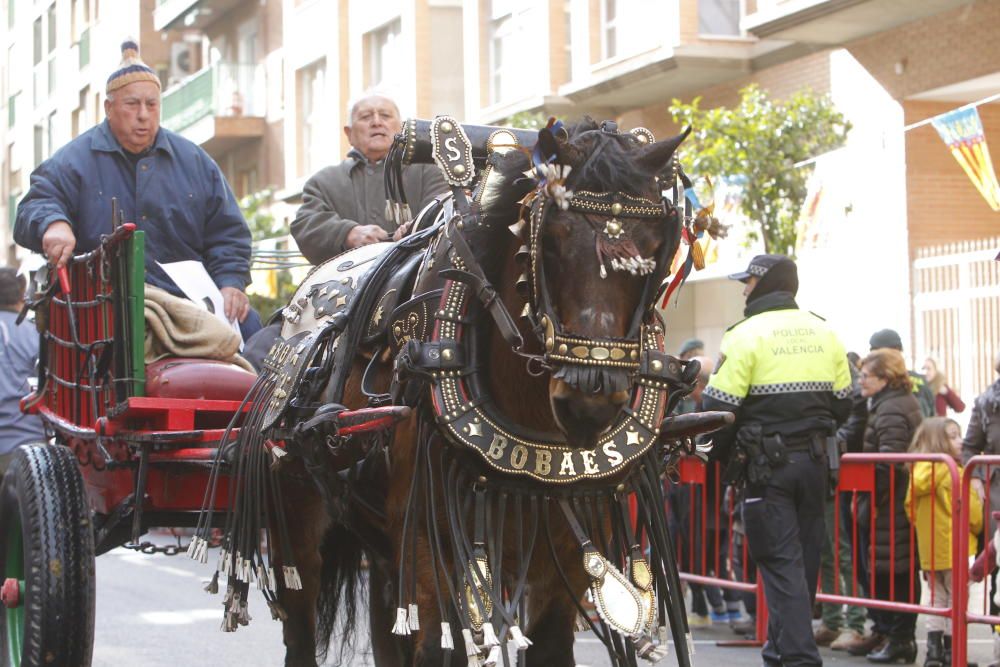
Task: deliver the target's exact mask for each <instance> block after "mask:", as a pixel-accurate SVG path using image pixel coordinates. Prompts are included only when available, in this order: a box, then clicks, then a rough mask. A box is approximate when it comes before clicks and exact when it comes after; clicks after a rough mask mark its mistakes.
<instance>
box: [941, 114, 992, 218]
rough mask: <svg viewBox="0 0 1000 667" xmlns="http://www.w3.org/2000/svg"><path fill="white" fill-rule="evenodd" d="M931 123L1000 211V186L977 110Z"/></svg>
mask: <svg viewBox="0 0 1000 667" xmlns="http://www.w3.org/2000/svg"><path fill="white" fill-rule="evenodd" d="M931 123H932V124H933V125H934V129H935V130H937V131H938V134H940V135H941V139H942V140H943V141H944V142H945V143H946V144H948V148H950V149H951V154H952V155H954V156H955V159H956V160H958V164H960V165H961V166H962V169H963V170H964V171H965V173H966V174H967V175H968V176H969V178H970V179H972V183H973V185H975V186H976V189H977V190H979V194H981V195H982V196H983V198H984V199H986V203H987V204H989V205H990V208H992V209H993V210H994V211H1000V185H998V184H997V175H996V172H995V171H993V163H992V162H991V161H990V151H989V148H987V146H986V136H985V135H984V133H983V123H982V121H980V120H979V112H978V111H976V108H975V107H972V108H971V109H957V110H955V111H950V112H948V113H946V114H941V115H940V116H937V117H936V118H934V119H933V120H932V121H931Z"/></svg>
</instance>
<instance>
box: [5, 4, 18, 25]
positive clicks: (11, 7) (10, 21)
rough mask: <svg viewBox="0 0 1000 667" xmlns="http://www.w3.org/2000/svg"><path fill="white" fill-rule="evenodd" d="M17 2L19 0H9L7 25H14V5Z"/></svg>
mask: <svg viewBox="0 0 1000 667" xmlns="http://www.w3.org/2000/svg"><path fill="white" fill-rule="evenodd" d="M16 4H17V0H7V27H8V28H13V27H14V5H16Z"/></svg>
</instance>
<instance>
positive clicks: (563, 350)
mask: <svg viewBox="0 0 1000 667" xmlns="http://www.w3.org/2000/svg"><path fill="white" fill-rule="evenodd" d="M567 352H569V347H567V346H566V343H563V344H562V345H560V346H559V354H566V353H567Z"/></svg>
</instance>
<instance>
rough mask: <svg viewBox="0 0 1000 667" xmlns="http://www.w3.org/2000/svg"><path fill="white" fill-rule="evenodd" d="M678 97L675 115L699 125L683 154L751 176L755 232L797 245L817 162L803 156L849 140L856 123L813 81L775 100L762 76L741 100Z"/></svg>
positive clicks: (769, 243)
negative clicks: (703, 105) (708, 105)
mask: <svg viewBox="0 0 1000 667" xmlns="http://www.w3.org/2000/svg"><path fill="white" fill-rule="evenodd" d="M700 101H701V98H700V97H699V98H695V100H694V101H693V102H691V103H690V104H684V103H682V102H681V101H680V100H677V99H675V100H673V103H672V104H671V106H670V114H671V115H672V116H673V119H674V121H675V122H677V123H680V124H682V125H690V126H691V127H692V128H693V131H692V133H691V134H692V139H693V141H690V140H689V141H686V142H685V143H684V144H683V145H682V146H681V161H682V163H683V164H684V165H686V166H689V169H690V171H691V173H692V174H696V175H707V176H711V177H712V178H718V177H722V178H728V179H733V180H735V181H737V182H742V183H744V192H743V201H742V205H741V206H742V210H743V213H744V214H745V215H746V216H747V218H748V219H750V220H751V221H753V222H754V223H755V224H756V225H757V228H756V229H751V230H748V232H749V233H748V240H750V241H755V240H757V239H758V238H760V239H763V241H764V252H768V253H772V252H773V253H784V254H789V255H792V254H794V252H795V241H796V222H797V221H798V219H799V213H800V211H801V210H802V204H803V202H804V201H805V198H806V181H807V179H808V177H809V174H810V173H811V171H812V167H811V166H810V167H802V168H796V167H795V166H794V165H795V164H796V163H798V162H802V161H803V160H806V159H809V158H812V157H816V156H817V155H820V154H822V153H825V152H827V151H831V150H833V149H835V148H839V147H840V146H843V145H844V141H845V140H846V139H847V133H848V132H849V131H850V129H851V124H850V123H849V122H848V121H847V120H846V119H845V118H844V116H843V114H841V113H840V112H839V111H837V110H836V108H835V107H834V106H833V102H832V101H831V100H830V98H829V97H828V96H826V95H817V94H815V93H814V92H812V91H810V90H808V89H806V90H801V91H799V92H797V93H795V94H794V95H792V96H791V97H790V98H788V99H787V100H784V101H781V100H773V99H771V98H770V97H769V96H768V94H767V93H765V92H764V91H762V90H761V89H760V88H759V87H758V86H757V85H756V84H751V85H749V86H747V87H746V88H743V89H742V90H741V91H740V102H739V104H738V105H737V106H736V107H734V108H731V109H730V108H727V107H718V108H715V109H708V110H703V109H700V108H699V106H698V105H699V103H700Z"/></svg>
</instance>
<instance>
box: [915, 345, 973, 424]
mask: <svg viewBox="0 0 1000 667" xmlns="http://www.w3.org/2000/svg"><path fill="white" fill-rule="evenodd" d="M923 371H924V378H925V379H926V380H927V386H928V387H929V388H930V390H931V393H932V394H933V395H934V413H935V414H936V415H937V416H938V417H947V416H948V408H951V409H952V410H954V411H955V412H964V411H965V403H964V402H963V401H962V398H961V397H960V396H959V395H958V394H956V393H955V390H954V389H952V388H951V387H949V386H948V378H947V377H946V376H945V374H944V371H942V370H941V369H940V368H939V367H938V363H937V362H936V361H934V360H933V359H931V358H928V359H927V360H926V361H924V368H923Z"/></svg>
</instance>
